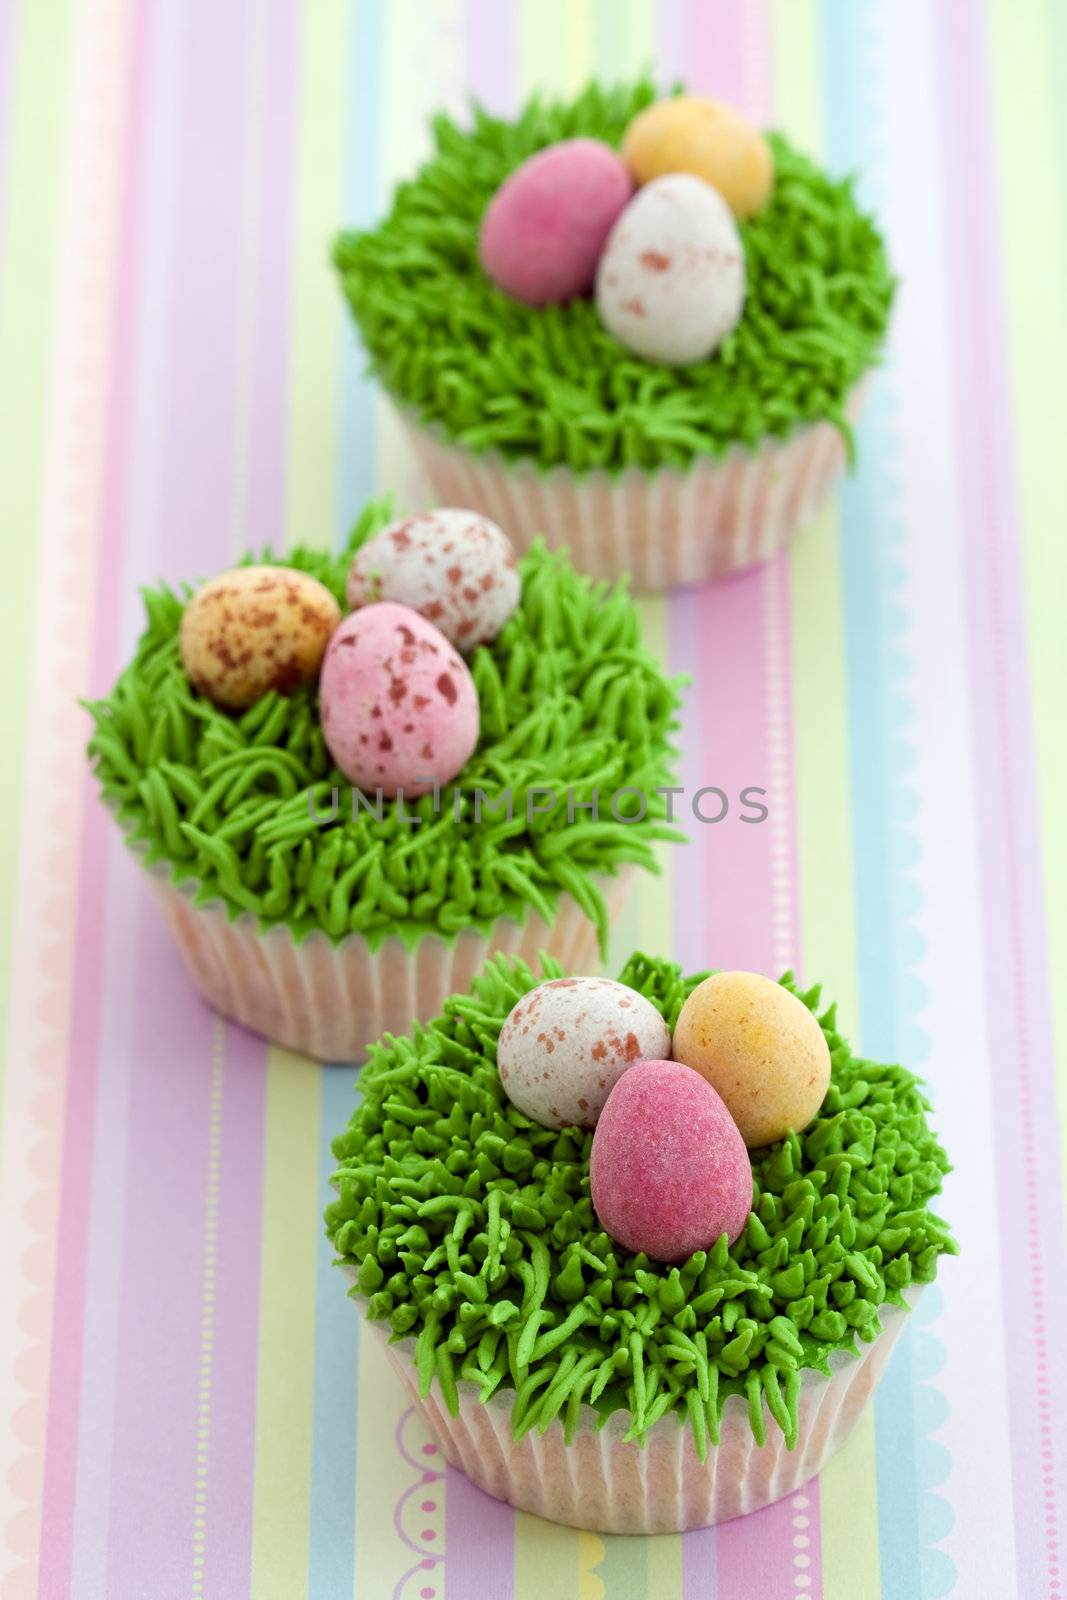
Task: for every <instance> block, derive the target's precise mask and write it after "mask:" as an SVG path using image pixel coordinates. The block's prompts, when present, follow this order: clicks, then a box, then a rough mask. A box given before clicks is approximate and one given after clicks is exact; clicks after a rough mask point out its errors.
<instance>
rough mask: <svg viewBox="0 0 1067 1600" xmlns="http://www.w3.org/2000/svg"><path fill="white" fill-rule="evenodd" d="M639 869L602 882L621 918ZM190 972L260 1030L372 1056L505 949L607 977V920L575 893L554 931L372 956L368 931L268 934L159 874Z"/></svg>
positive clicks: (522, 924) (508, 929) (429, 938)
mask: <svg viewBox="0 0 1067 1600" xmlns="http://www.w3.org/2000/svg"><path fill="white" fill-rule="evenodd" d="M635 870H636V869H635V868H633V867H625V868H623V869H622V870H621V871H620V872H619V873H617V874H616V875H614V876H612V877H605V878H600V879H597V887H598V888H599V890H600V892H601V894H602V895H603V896H604V900H605V902H606V904H607V908H608V914H609V916H610V917H611V918H612V919H613V920H614V918H615V917H616V916H617V915H618V912H619V911H620V910H621V908H622V904H623V901H624V900H625V898H626V895H627V893H628V891H629V888H630V884H631V882H632V878H633V873H634V871H635ZM149 872H150V877H151V881H152V885H153V888H154V890H155V893H156V897H157V899H158V901H159V904H160V906H161V908H162V911H163V915H164V916H165V918H166V920H167V922H168V924H169V926H170V930H171V932H172V933H173V935H174V938H175V940H176V941H177V944H178V948H179V950H180V951H181V953H182V956H183V957H184V959H185V964H186V966H187V967H188V969H189V974H190V976H191V978H192V980H193V982H194V983H195V984H196V987H197V988H198V989H199V990H200V993H201V994H202V995H203V997H204V999H205V1000H206V1001H207V1002H208V1004H209V1005H212V1006H214V1008H215V1010H216V1011H220V1012H221V1013H222V1015H223V1016H224V1017H232V1018H233V1020H234V1021H235V1022H240V1023H243V1024H244V1026H245V1027H246V1028H251V1029H252V1031H253V1032H254V1033H261V1034H263V1035H264V1036H265V1037H266V1038H268V1039H272V1040H273V1041H274V1042H275V1043H277V1044H282V1045H285V1046H287V1048H288V1049H290V1050H295V1051H297V1052H299V1053H300V1054H301V1055H308V1056H314V1057H316V1058H317V1059H319V1060H320V1061H362V1059H363V1058H364V1056H365V1055H366V1052H367V1047H368V1045H370V1044H372V1043H373V1042H374V1041H375V1039H377V1038H379V1037H380V1036H381V1035H382V1034H383V1033H396V1034H400V1033H407V1032H409V1031H410V1028H411V1025H412V1023H413V1022H416V1021H419V1022H428V1021H429V1020H430V1019H431V1018H432V1017H435V1016H437V1015H438V1014H439V1013H440V1011H441V1008H442V1006H443V1004H444V1002H445V1000H447V999H448V997H449V995H452V994H462V993H465V992H466V991H467V989H469V987H470V984H471V981H472V979H473V978H474V977H475V976H476V974H477V973H478V972H479V971H480V970H481V968H482V967H483V966H484V965H485V963H486V962H487V961H488V960H489V958H490V956H493V955H495V954H496V953H497V951H500V950H503V951H506V952H507V953H508V954H509V955H513V956H520V957H521V958H522V960H523V961H525V962H527V963H528V964H529V965H531V966H532V965H534V964H535V963H536V961H537V958H538V956H539V955H540V954H541V953H542V952H544V953H545V954H546V955H549V956H554V957H555V959H556V960H557V961H559V962H560V963H561V965H562V966H563V967H564V968H565V969H566V970H567V971H569V972H591V971H595V970H599V955H598V951H597V929H596V924H595V923H594V922H592V921H591V920H590V918H589V917H588V916H587V915H586V913H585V912H584V911H583V910H582V909H581V907H580V906H579V905H578V903H577V901H575V900H574V899H572V897H571V896H570V895H567V894H563V895H561V896H560V898H559V902H558V905H557V910H556V917H555V920H554V922H553V923H552V924H551V925H549V924H548V923H546V922H545V921H544V919H543V918H542V917H541V916H540V915H539V914H538V913H537V912H535V911H532V910H531V911H530V912H529V914H528V915H527V916H526V917H525V918H523V920H522V921H515V920H513V919H512V918H509V917H501V918H499V919H498V920H497V921H496V922H495V923H493V925H492V926H491V928H490V930H489V932H488V934H483V933H480V932H479V931H478V930H477V929H474V928H467V929H464V930H463V931H462V932H461V933H459V934H457V935H456V937H455V938H454V939H453V940H447V939H445V938H443V937H441V936H440V935H438V934H426V935H425V936H424V937H423V938H422V939H420V940H419V942H418V944H416V945H415V947H414V949H409V947H408V946H407V945H406V944H405V942H404V941H403V940H402V939H401V938H400V937H399V936H398V935H391V936H389V937H388V938H386V939H385V940H383V942H382V943H381V944H379V945H378V946H377V947H376V948H375V949H372V948H371V946H370V944H369V943H368V941H367V940H366V939H365V938H364V937H363V935H362V934H358V933H351V934H348V935H347V936H346V937H345V938H344V939H342V940H341V941H340V942H339V943H337V944H335V943H334V942H333V940H331V939H330V938H329V937H328V936H327V935H326V934H325V933H323V932H321V931H320V930H313V931H312V932H311V933H309V934H308V935H307V936H306V937H305V938H304V939H303V940H302V941H301V942H300V943H299V944H297V943H296V941H295V940H294V938H293V936H292V934H291V933H290V931H289V929H288V928H287V927H285V926H284V925H282V924H278V925H276V926H274V927H272V928H269V929H267V930H266V931H265V932H261V931H260V929H259V926H258V921H257V919H256V918H255V917H254V916H252V915H251V913H247V912H246V913H243V914H241V915H240V916H238V917H237V918H236V919H232V918H231V917H230V915H229V913H228V911H227V908H226V906H225V905H224V904H223V902H222V901H221V900H218V901H211V902H209V903H208V904H206V905H197V904H196V903H195V900H194V896H195V894H196V891H197V888H198V887H199V886H198V884H197V883H196V882H195V881H193V880H190V881H189V882H188V883H184V884H181V885H176V884H174V883H172V882H171V880H170V878H169V877H168V876H167V874H166V872H165V870H164V869H156V870H153V869H149Z"/></svg>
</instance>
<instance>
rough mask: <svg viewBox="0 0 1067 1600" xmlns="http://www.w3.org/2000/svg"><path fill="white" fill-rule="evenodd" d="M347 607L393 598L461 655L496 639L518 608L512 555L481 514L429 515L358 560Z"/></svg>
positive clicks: (384, 534)
mask: <svg viewBox="0 0 1067 1600" xmlns="http://www.w3.org/2000/svg"><path fill="white" fill-rule="evenodd" d="M347 592H348V604H349V606H350V607H351V608H352V609H353V610H355V609H356V607H358V606H365V605H370V604H373V603H374V602H375V601H377V600H395V601H397V602H398V603H399V604H400V605H404V606H410V607H411V609H412V610H413V611H418V612H421V614H422V615H423V616H424V617H426V618H428V619H429V621H430V622H432V623H433V624H434V626H435V627H437V628H440V630H441V632H442V633H443V634H444V636H445V638H446V639H449V640H451V642H452V643H453V644H454V645H455V646H456V648H457V649H458V650H473V649H474V647H475V645H479V644H488V642H489V641H490V640H491V639H495V638H496V636H497V634H498V633H499V632H500V630H501V628H502V627H503V626H504V624H505V622H506V621H507V620H508V618H509V617H510V616H511V614H512V612H513V611H514V610H515V608H516V606H517V605H518V603H519V598H520V595H521V593H522V585H521V583H520V581H519V574H518V571H517V569H516V566H515V552H514V550H513V549H512V547H511V544H510V542H509V541H508V539H507V538H506V536H505V535H504V533H503V532H502V531H501V530H500V528H498V527H497V525H496V523H495V522H490V520H489V518H488V517H482V516H479V515H478V513H477V512H476V511H455V510H442V511H426V512H424V513H423V514H422V516H419V517H408V518H406V519H405V520H404V521H403V522H393V523H390V525H389V527H387V528H383V529H382V531H381V532H380V533H376V534H375V535H374V538H373V539H368V541H367V543H366V544H365V545H364V546H363V547H362V549H361V550H359V551H358V552H357V554H356V558H355V560H354V561H353V562H352V567H351V570H350V571H349V574H348V591H347Z"/></svg>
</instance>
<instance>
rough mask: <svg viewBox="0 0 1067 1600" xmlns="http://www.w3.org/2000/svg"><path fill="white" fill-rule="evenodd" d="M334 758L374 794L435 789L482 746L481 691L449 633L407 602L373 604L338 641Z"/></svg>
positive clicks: (327, 699)
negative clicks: (440, 628)
mask: <svg viewBox="0 0 1067 1600" xmlns="http://www.w3.org/2000/svg"><path fill="white" fill-rule="evenodd" d="M319 714H320V716H321V719H322V731H323V734H324V736H325V739H326V744H327V746H328V747H329V751H330V754H331V755H332V756H333V759H334V760H335V761H336V763H337V765H338V766H339V767H340V769H341V771H342V772H343V773H344V775H345V777H346V778H347V779H348V780H349V782H350V783H354V784H355V785H356V787H357V788H359V789H361V790H363V791H364V793H368V794H373V793H374V792H375V790H377V789H381V791H382V793H383V795H388V796H393V795H395V794H396V792H397V790H398V789H403V791H404V793H405V795H408V796H416V795H420V794H427V793H429V792H430V790H431V789H432V788H433V785H434V783H435V782H437V783H442V784H444V783H449V782H450V781H451V780H452V779H453V778H454V777H455V776H456V774H457V772H459V771H460V769H461V768H462V767H463V766H464V765H465V764H466V763H467V762H468V761H469V760H470V757H471V755H472V754H473V752H474V747H475V745H476V744H477V743H478V725H479V714H478V691H477V690H476V689H475V687H474V679H473V678H472V677H471V675H470V673H469V671H468V670H467V665H466V662H464V661H463V660H462V659H461V657H460V656H459V655H457V653H456V651H455V649H454V648H453V646H452V645H450V644H449V642H448V640H447V639H446V638H445V636H444V634H443V633H440V632H439V631H438V629H437V628H435V627H434V625H433V623H432V622H427V620H426V618H425V617H420V616H419V614H418V612H417V611H411V610H409V609H408V607H407V606H398V605H392V604H389V603H388V602H383V603H382V604H381V605H373V606H365V607H364V608H363V609H362V610H361V611H354V612H353V613H352V615H351V616H350V617H346V618H345V620H344V621H343V622H342V623H341V625H340V627H339V628H338V629H337V630H336V632H335V633H334V635H333V638H332V639H331V640H330V643H329V648H328V649H327V651H326V658H325V660H324V661H323V663H322V678H321V680H320V683H319Z"/></svg>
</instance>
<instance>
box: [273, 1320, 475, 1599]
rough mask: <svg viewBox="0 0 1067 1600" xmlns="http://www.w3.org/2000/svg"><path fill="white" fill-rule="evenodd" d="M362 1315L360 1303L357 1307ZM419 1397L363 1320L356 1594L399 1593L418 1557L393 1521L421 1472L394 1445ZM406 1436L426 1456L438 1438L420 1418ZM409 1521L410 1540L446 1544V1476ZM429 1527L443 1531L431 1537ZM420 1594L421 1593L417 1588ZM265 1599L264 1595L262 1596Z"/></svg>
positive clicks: (434, 1460)
mask: <svg viewBox="0 0 1067 1600" xmlns="http://www.w3.org/2000/svg"><path fill="white" fill-rule="evenodd" d="M353 1315H355V1308H353ZM410 1405H411V1401H410V1400H409V1399H408V1393H407V1390H406V1389H405V1388H404V1387H403V1385H402V1384H401V1382H400V1380H399V1378H398V1377H397V1375H396V1373H395V1372H394V1371H393V1369H392V1367H391V1366H390V1364H389V1358H388V1356H387V1355H386V1353H385V1340H384V1337H383V1334H382V1332H381V1330H379V1329H372V1328H371V1327H370V1326H369V1325H368V1324H367V1323H364V1324H363V1328H362V1330H361V1334H360V1341H359V1395H358V1413H357V1420H356V1460H357V1461H358V1463H359V1471H358V1473H357V1487H356V1551H357V1571H356V1593H357V1596H363V1595H383V1596H384V1595H391V1594H392V1593H393V1591H394V1589H395V1587H396V1584H397V1580H398V1579H399V1577H400V1576H401V1574H402V1573H403V1572H405V1571H406V1570H407V1569H408V1568H409V1567H411V1566H414V1564H415V1562H416V1560H417V1557H416V1556H415V1555H414V1554H413V1553H412V1550H411V1547H410V1546H409V1545H407V1544H405V1543H404V1542H403V1540H402V1539H401V1536H400V1535H399V1534H398V1533H397V1531H396V1527H395V1524H394V1521H393V1517H394V1513H395V1512H396V1508H397V1506H398V1505H399V1503H400V1501H401V1498H402V1497H403V1495H404V1492H405V1490H407V1489H409V1488H410V1487H411V1485H412V1484H414V1483H418V1480H419V1474H418V1472H417V1471H416V1470H415V1469H414V1468H412V1466H411V1464H410V1463H409V1462H407V1461H405V1460H404V1458H403V1456H402V1455H401V1454H400V1451H399V1450H398V1449H397V1448H396V1445H395V1444H394V1437H395V1434H396V1429H397V1424H398V1423H399V1421H400V1418H401V1417H402V1416H403V1414H404V1412H405V1411H407V1410H408V1408H409V1406H410ZM404 1440H405V1443H406V1445H407V1447H408V1449H409V1451H410V1452H411V1453H412V1454H413V1455H414V1456H415V1459H416V1460H417V1459H418V1450H419V1448H420V1447H421V1445H422V1444H427V1443H429V1442H430V1440H431V1434H430V1430H429V1428H428V1427H427V1425H426V1424H425V1422H423V1421H422V1420H421V1418H420V1417H419V1416H417V1415H416V1416H413V1417H411V1418H409V1420H408V1421H407V1423H406V1424H405V1432H404ZM427 1465H428V1466H430V1467H432V1468H434V1469H435V1470H437V1469H439V1468H440V1467H441V1466H442V1458H441V1456H440V1455H439V1454H438V1455H435V1456H432V1457H430V1458H428V1460H427ZM423 1504H426V1505H432V1506H433V1508H434V1509H433V1510H432V1511H426V1512H423V1511H422V1510H421V1506H422V1505H423ZM402 1525H403V1527H404V1530H405V1533H406V1534H407V1537H408V1538H409V1539H413V1540H414V1541H416V1542H417V1543H419V1544H420V1547H421V1548H423V1549H428V1550H429V1549H432V1550H438V1551H441V1550H443V1549H444V1542H445V1540H444V1532H445V1479H444V1478H443V1477H442V1478H440V1479H438V1480H437V1482H436V1483H428V1484H426V1485H424V1486H423V1488H422V1489H418V1490H416V1492H415V1494H413V1495H411V1496H410V1497H409V1499H408V1501H407V1502H406V1504H405V1512H404V1513H402ZM424 1530H430V1531H432V1532H433V1533H434V1535H435V1537H434V1539H433V1540H432V1541H426V1542H425V1543H423V1532H424ZM426 1583H427V1584H428V1585H431V1586H434V1587H436V1589H437V1591H438V1593H440V1589H441V1584H440V1578H439V1577H438V1578H437V1581H436V1583H435V1576H434V1574H432V1573H428V1574H427V1577H426ZM411 1592H412V1593H416V1594H417V1593H418V1589H417V1588H413V1589H412V1591H411ZM257 1600H258V1596H257Z"/></svg>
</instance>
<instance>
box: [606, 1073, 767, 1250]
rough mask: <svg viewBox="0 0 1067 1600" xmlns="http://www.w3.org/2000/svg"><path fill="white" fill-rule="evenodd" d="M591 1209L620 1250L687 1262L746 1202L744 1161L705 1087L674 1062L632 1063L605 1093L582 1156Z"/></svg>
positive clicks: (738, 1216) (736, 1137)
mask: <svg viewBox="0 0 1067 1600" xmlns="http://www.w3.org/2000/svg"><path fill="white" fill-rule="evenodd" d="M589 1179H590V1188H591V1192H592V1198H593V1206H594V1209H595V1211H596V1214H597V1216H598V1217H599V1218H600V1221H601V1223H602V1224H603V1226H604V1227H605V1228H606V1229H607V1231H608V1233H610V1234H611V1237H612V1238H613V1239H617V1240H618V1242H619V1244H621V1245H624V1246H625V1247H626V1249H627V1250H634V1251H638V1250H643V1251H644V1252H645V1254H646V1255H648V1256H651V1257H652V1258H653V1260H655V1261H685V1260H687V1259H688V1258H689V1256H691V1255H692V1254H693V1251H694V1250H707V1249H709V1248H710V1247H711V1245H713V1244H714V1243H715V1241H716V1240H717V1239H719V1238H720V1237H721V1236H722V1235H723V1234H724V1233H725V1234H726V1236H727V1238H728V1239H729V1241H730V1243H731V1244H733V1242H734V1240H735V1239H736V1238H737V1237H738V1235H739V1234H740V1232H741V1230H742V1228H743V1227H744V1226H745V1223H746V1221H747V1220H748V1214H749V1211H750V1210H751V1207H752V1167H751V1164H750V1162H749V1159H748V1151H747V1150H746V1149H745V1146H744V1142H743V1141H742V1138H741V1135H740V1134H739V1133H738V1131H737V1129H736V1127H735V1126H734V1124H733V1122H732V1120H731V1118H730V1113H729V1112H728V1111H727V1109H726V1107H725V1106H724V1105H723V1103H722V1101H721V1100H720V1099H719V1096H718V1095H717V1094H716V1093H715V1090H714V1089H713V1088H712V1087H711V1085H710V1084H709V1083H707V1082H705V1080H704V1079H703V1078H701V1077H700V1076H699V1075H698V1074H697V1073H695V1072H690V1071H689V1069H688V1067H683V1066H680V1065H679V1063H678V1062H676V1061H639V1062H638V1063H637V1065H636V1066H634V1067H631V1068H630V1070H629V1072H624V1073H623V1075H622V1077H621V1078H620V1079H619V1081H618V1083H617V1084H616V1085H615V1087H614V1089H612V1091H611V1093H610V1094H609V1095H608V1098H607V1104H606V1105H605V1106H604V1109H603V1111H602V1112H601V1113H600V1121H599V1122H598V1123H597V1125H596V1132H595V1133H594V1134H593V1148H592V1151H591V1153H590V1157H589Z"/></svg>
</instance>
